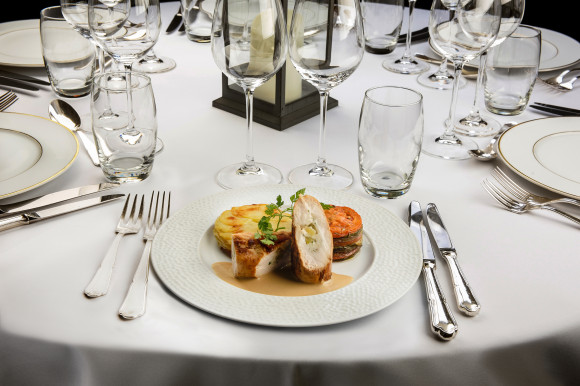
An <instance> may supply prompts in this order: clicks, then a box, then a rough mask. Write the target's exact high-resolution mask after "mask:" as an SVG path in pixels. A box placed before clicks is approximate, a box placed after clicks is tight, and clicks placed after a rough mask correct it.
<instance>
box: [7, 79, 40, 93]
mask: <svg viewBox="0 0 580 386" xmlns="http://www.w3.org/2000/svg"><path fill="white" fill-rule="evenodd" d="M0 85H3V86H9V87H16V88H21V89H23V90H30V91H38V90H40V89H39V88H38V87H36V86H33V85H31V84H29V83H24V82H21V81H19V80H15V79H10V78H6V77H3V76H0Z"/></svg>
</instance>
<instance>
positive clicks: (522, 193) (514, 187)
mask: <svg viewBox="0 0 580 386" xmlns="http://www.w3.org/2000/svg"><path fill="white" fill-rule="evenodd" d="M491 173H492V175H493V177H494V178H495V179H496V181H497V182H499V184H500V185H501V186H503V187H504V188H505V189H506V190H508V191H509V192H510V193H512V194H513V195H514V196H515V197H517V198H519V199H520V200H526V199H527V198H528V196H529V195H530V192H528V191H527V190H525V189H523V188H522V187H521V186H519V185H518V184H516V183H515V182H514V181H513V180H512V179H511V178H509V177H508V176H507V174H505V173H504V172H503V171H502V170H501V169H500V168H498V167H496V168H495V169H494V170H492V172H491Z"/></svg>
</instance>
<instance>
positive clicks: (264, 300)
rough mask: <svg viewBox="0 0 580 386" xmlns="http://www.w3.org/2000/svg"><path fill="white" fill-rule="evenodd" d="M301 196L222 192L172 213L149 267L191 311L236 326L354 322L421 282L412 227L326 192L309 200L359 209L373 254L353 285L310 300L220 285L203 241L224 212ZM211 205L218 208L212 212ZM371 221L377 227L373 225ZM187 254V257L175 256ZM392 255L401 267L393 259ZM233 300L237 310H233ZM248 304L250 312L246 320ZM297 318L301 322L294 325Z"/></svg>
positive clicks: (276, 189) (277, 189)
mask: <svg viewBox="0 0 580 386" xmlns="http://www.w3.org/2000/svg"><path fill="white" fill-rule="evenodd" d="M298 189H300V187H297V186H294V185H271V186H270V185H267V186H262V187H255V188H245V189H239V190H229V191H224V192H221V193H217V194H214V195H210V196H206V197H204V198H201V199H199V200H196V201H194V202H192V203H190V204H189V205H188V206H186V207H185V208H183V209H182V210H180V211H179V212H178V213H175V214H173V215H172V216H171V218H170V219H169V220H168V221H167V222H166V223H165V224H164V225H163V226H162V227H161V229H160V230H159V231H158V233H157V236H156V237H155V240H154V242H153V248H152V256H151V261H152V265H153V267H154V269H155V272H156V274H157V276H158V278H159V279H160V280H161V282H162V283H163V284H164V285H165V286H166V288H168V289H169V290H170V291H171V292H173V293H174V294H175V295H176V296H177V297H178V298H180V299H181V300H183V301H185V302H186V303H188V304H190V305H192V306H194V307H196V308H199V309H202V310H204V311H206V312H209V313H211V314H214V315H218V316H220V317H224V318H227V319H231V320H235V321H239V322H245V323H250V324H256V325H265V326H276V327H314V326H322V325H330V324H336V323H342V322H347V321H350V320H355V319H359V318H362V317H365V316H368V315H370V314H373V313H375V312H377V311H380V310H382V309H384V308H385V307H387V306H389V305H391V304H392V303H394V302H395V301H397V300H398V299H400V298H401V297H402V296H403V295H404V294H406V293H407V292H408V291H409V290H410V288H411V287H412V286H413V285H414V284H415V282H416V281H417V279H418V277H419V275H420V272H421V262H422V256H421V252H420V249H419V245H418V242H417V240H416V239H415V236H414V235H413V234H412V233H411V231H410V230H409V227H408V226H407V225H406V224H405V223H404V222H403V221H402V220H401V219H399V218H398V217H396V216H395V215H394V214H392V213H391V212H390V211H389V210H387V209H386V208H384V207H382V206H380V205H378V204H376V203H374V202H372V201H369V200H368V199H365V198H362V197H359V196H355V195H352V194H349V193H345V192H342V191H335V190H330V189H322V188H314V187H307V188H306V193H307V194H311V195H313V196H315V197H317V198H318V199H319V200H320V201H323V202H329V203H335V204H337V205H346V206H351V207H353V208H354V209H355V210H357V211H358V212H359V213H360V214H361V216H362V217H363V224H365V225H364V226H365V234H366V235H367V236H368V237H369V239H370V240H371V242H372V243H373V246H374V249H375V251H376V254H377V255H376V256H375V258H374V261H373V263H372V266H371V268H370V269H369V270H368V272H366V273H365V274H364V275H362V276H361V277H360V278H358V279H357V280H356V281H355V282H353V283H352V284H350V285H348V286H346V287H344V288H342V289H339V290H336V291H333V292H329V293H325V294H320V295H314V296H303V297H277V296H268V295H261V294H256V293H252V292H248V291H244V290H241V289H239V288H236V287H234V286H232V285H230V284H227V283H225V282H224V281H222V280H221V279H219V278H217V276H216V275H215V274H214V273H213V271H211V268H209V267H207V265H205V263H203V262H202V261H201V260H202V259H201V257H200V256H199V251H198V246H199V243H200V240H201V238H202V237H203V234H204V233H205V232H207V230H208V229H209V228H210V227H211V226H213V223H214V222H215V219H216V218H217V216H218V215H219V214H220V213H221V212H223V211H224V210H226V209H229V208H230V207H231V206H233V205H244V204H250V203H252V202H248V197H257V201H253V202H254V203H255V202H271V201H273V200H274V199H275V196H276V195H277V194H281V195H282V196H283V197H287V196H289V195H290V194H293V193H294V192H296V190H298ZM329 199H330V200H329ZM264 200H267V201H264ZM325 200H326V201H325ZM337 200H338V201H339V202H337ZM222 203H223V204H222ZM216 204H219V207H212V205H214V206H215V205H216ZM208 207H209V208H208ZM192 214H195V215H196V216H198V217H197V219H196V221H194V222H193V223H194V225H193V226H194V227H196V229H183V228H184V227H183V220H184V219H187V218H189V217H188V216H191V215H192ZM374 216H378V217H379V218H380V219H381V221H380V222H378V223H377V221H376V220H375V219H374ZM388 231H391V232H392V234H389V232H388ZM395 235H396V237H394V236H395ZM186 237H189V239H188V240H186V239H185V238H186ZM395 239H396V240H395ZM391 241H393V242H394V241H398V242H399V245H395V244H394V243H393V244H391V245H389V244H388V243H389V242H391ZM179 243H186V245H187V246H186V248H185V249H184V248H182V247H176V245H177V244H179ZM184 253H189V255H188V256H185V257H183V256H176V254H184ZM395 255H396V256H397V257H398V259H399V260H395ZM178 258H179V259H181V260H178ZM385 275H392V276H388V277H387V276H385ZM397 275H398V276H400V277H397ZM395 277H397V280H400V283H397V282H396V280H394V279H393V278H395ZM385 278H386V279H385ZM393 281H394V282H395V283H394V284H395V285H393ZM234 298H235V299H237V300H238V301H241V303H240V304H236V302H234V303H232V299H234ZM222 302H226V303H227V304H223V303H222ZM246 303H247V304H246ZM248 304H251V305H252V307H253V308H252V312H250V313H249V312H248V311H247V308H246V307H247V305H248ZM297 313H301V314H305V315H306V316H305V317H298V318H296V314H297Z"/></svg>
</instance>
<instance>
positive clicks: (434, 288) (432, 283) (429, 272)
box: [409, 201, 457, 340]
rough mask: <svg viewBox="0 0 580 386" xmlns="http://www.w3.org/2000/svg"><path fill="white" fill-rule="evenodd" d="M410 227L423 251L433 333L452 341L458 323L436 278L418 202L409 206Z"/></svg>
mask: <svg viewBox="0 0 580 386" xmlns="http://www.w3.org/2000/svg"><path fill="white" fill-rule="evenodd" d="M409 227H410V228H411V231H412V232H413V233H414V234H415V237H417V240H419V243H420V244H421V246H422V250H423V279H424V280H425V290H426V291H427V300H428V301H429V315H430V317H431V331H433V333H434V334H435V335H437V336H438V337H439V338H441V339H443V340H451V339H453V338H454V337H455V335H457V322H456V321H455V318H454V317H453V314H452V313H451V310H450V309H449V306H448V305H447V301H446V300H445V296H444V295H443V293H442V292H441V288H440V287H439V282H438V281H437V277H436V276H435V255H434V254H433V249H432V248H431V241H430V239H429V234H428V233H427V228H425V224H424V222H423V212H422V211H421V205H420V204H419V203H418V202H417V201H411V203H410V204H409Z"/></svg>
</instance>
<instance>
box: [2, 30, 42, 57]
mask: <svg viewBox="0 0 580 386" xmlns="http://www.w3.org/2000/svg"><path fill="white" fill-rule="evenodd" d="M0 65H4V66H15V67H44V60H43V59H42V44H41V43H40V21H39V20H38V19H32V20H17V21H9V22H6V23H0Z"/></svg>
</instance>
